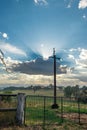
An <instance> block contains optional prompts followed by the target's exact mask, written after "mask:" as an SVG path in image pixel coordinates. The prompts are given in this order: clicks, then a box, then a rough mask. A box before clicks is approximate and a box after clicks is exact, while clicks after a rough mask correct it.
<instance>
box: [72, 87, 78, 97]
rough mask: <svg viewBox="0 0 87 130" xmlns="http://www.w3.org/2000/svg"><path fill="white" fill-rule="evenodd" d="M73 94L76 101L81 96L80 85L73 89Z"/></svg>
mask: <svg viewBox="0 0 87 130" xmlns="http://www.w3.org/2000/svg"><path fill="white" fill-rule="evenodd" d="M72 94H73V96H74V97H75V99H77V98H78V96H79V94H80V89H79V85H76V86H74V87H72Z"/></svg>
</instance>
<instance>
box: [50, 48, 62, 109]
mask: <svg viewBox="0 0 87 130" xmlns="http://www.w3.org/2000/svg"><path fill="white" fill-rule="evenodd" d="M50 58H53V59H54V103H53V105H52V108H53V109H56V108H58V107H59V106H58V104H57V103H56V59H58V60H60V58H57V57H56V54H55V48H53V56H51V57H50Z"/></svg>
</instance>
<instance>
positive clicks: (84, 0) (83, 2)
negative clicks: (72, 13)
mask: <svg viewBox="0 0 87 130" xmlns="http://www.w3.org/2000/svg"><path fill="white" fill-rule="evenodd" d="M78 8H79V9H85V8H87V0H80V2H79V5H78Z"/></svg>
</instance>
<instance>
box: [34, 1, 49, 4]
mask: <svg viewBox="0 0 87 130" xmlns="http://www.w3.org/2000/svg"><path fill="white" fill-rule="evenodd" d="M34 2H35V4H37V5H47V4H48V2H47V0H34Z"/></svg>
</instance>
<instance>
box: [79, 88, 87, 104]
mask: <svg viewBox="0 0 87 130" xmlns="http://www.w3.org/2000/svg"><path fill="white" fill-rule="evenodd" d="M79 101H80V102H82V103H87V87H86V86H83V87H82V89H81V92H80V95H79Z"/></svg>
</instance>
